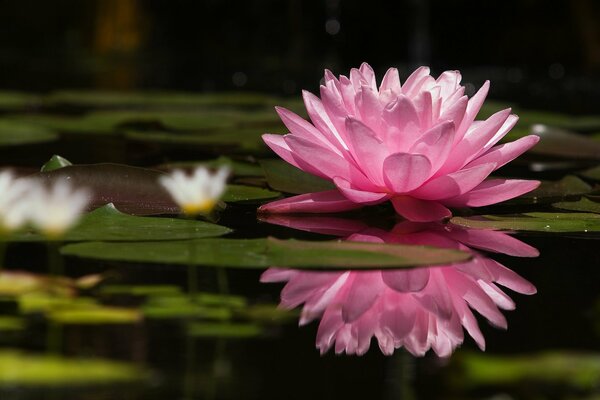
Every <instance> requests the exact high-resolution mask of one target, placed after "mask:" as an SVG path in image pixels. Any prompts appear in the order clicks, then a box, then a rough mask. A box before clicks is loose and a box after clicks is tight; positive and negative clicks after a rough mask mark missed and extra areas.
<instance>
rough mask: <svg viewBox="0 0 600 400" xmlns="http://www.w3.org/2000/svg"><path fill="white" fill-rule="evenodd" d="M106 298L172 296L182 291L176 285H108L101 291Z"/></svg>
mask: <svg viewBox="0 0 600 400" xmlns="http://www.w3.org/2000/svg"><path fill="white" fill-rule="evenodd" d="M100 294H101V295H105V296H120V295H128V296H140V297H148V296H172V295H180V294H182V293H181V289H180V288H179V287H178V286H175V285H107V286H103V287H102V288H101V289H100Z"/></svg>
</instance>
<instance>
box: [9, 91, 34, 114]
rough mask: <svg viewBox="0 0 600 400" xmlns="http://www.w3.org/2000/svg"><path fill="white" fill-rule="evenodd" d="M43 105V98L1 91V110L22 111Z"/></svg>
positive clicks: (29, 94)
mask: <svg viewBox="0 0 600 400" xmlns="http://www.w3.org/2000/svg"><path fill="white" fill-rule="evenodd" d="M40 103H41V97H40V96H38V95H36V94H32V93H25V92H14V91H5V90H2V91H0V109H2V110H11V111H15V110H22V109H26V108H30V107H36V106H38V105H39V104H40Z"/></svg>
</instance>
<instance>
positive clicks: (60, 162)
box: [40, 154, 73, 172]
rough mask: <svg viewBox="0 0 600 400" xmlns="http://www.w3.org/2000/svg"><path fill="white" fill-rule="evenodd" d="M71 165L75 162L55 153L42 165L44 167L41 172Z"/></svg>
mask: <svg viewBox="0 0 600 400" xmlns="http://www.w3.org/2000/svg"><path fill="white" fill-rule="evenodd" d="M70 165H73V164H72V163H71V162H70V161H69V160H67V159H66V158H63V157H61V156H59V155H56V154H55V155H53V156H52V157H51V158H50V160H48V161H47V162H46V164H44V165H42V168H41V170H40V171H41V172H50V171H54V170H55V169H60V168H64V167H68V166H70Z"/></svg>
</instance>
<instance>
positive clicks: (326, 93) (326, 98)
mask: <svg viewBox="0 0 600 400" xmlns="http://www.w3.org/2000/svg"><path fill="white" fill-rule="evenodd" d="M321 102H322V104H323V108H324V109H325V112H327V115H328V116H329V119H330V120H331V123H332V124H333V126H334V127H335V129H336V131H337V132H338V133H339V136H340V137H341V138H342V139H344V138H345V132H346V127H345V121H346V118H347V117H348V112H347V111H346V105H345V104H344V99H343V98H342V95H341V93H340V92H338V91H337V88H336V87H335V85H334V84H333V83H332V82H329V83H328V84H327V86H321Z"/></svg>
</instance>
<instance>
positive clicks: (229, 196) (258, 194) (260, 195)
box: [223, 185, 281, 203]
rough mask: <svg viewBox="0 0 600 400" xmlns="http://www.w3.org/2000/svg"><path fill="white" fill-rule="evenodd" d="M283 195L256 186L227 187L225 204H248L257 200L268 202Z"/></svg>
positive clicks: (224, 198)
mask: <svg viewBox="0 0 600 400" xmlns="http://www.w3.org/2000/svg"><path fill="white" fill-rule="evenodd" d="M280 195H281V193H279V192H273V191H271V190H267V189H261V188H258V187H254V186H244V185H227V190H226V191H225V194H224V195H223V201H225V202H233V203H235V202H241V201H244V202H248V201H257V200H267V199H273V198H275V197H279V196H280Z"/></svg>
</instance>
